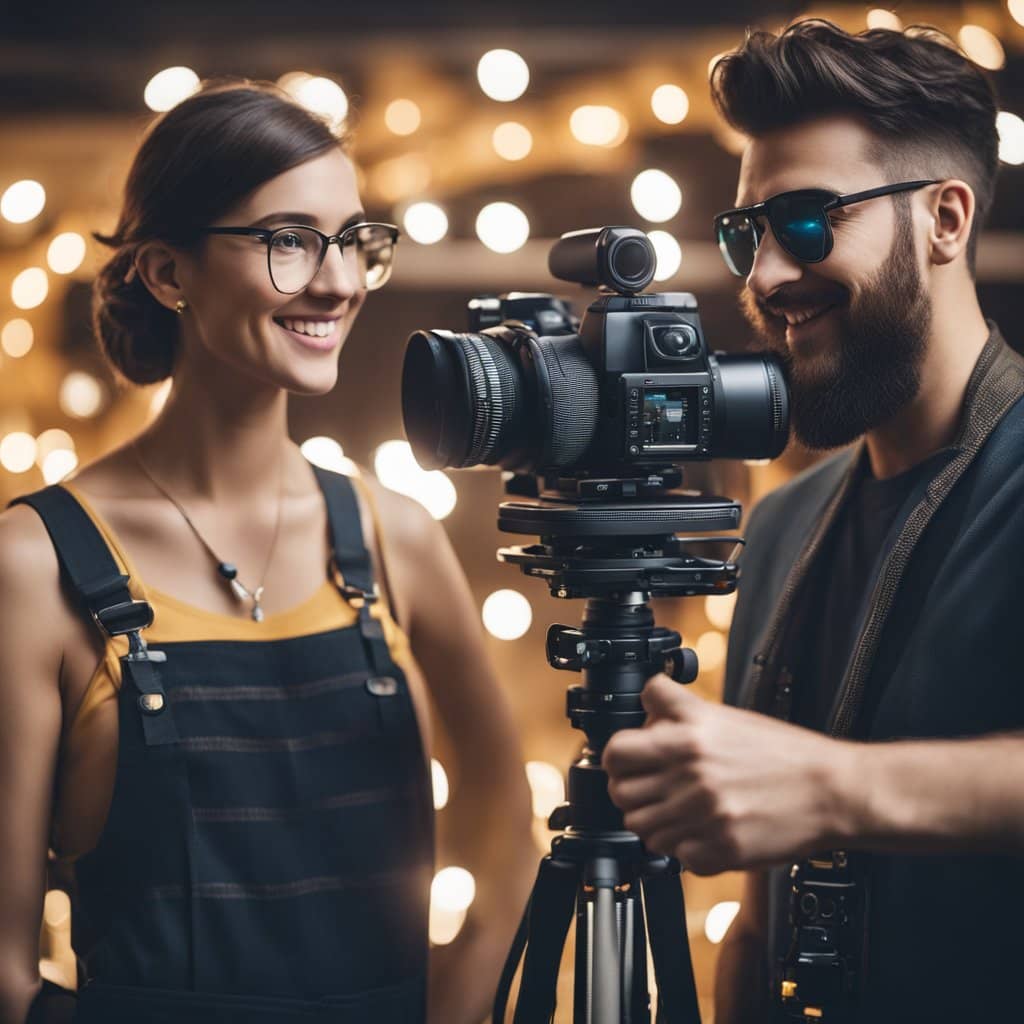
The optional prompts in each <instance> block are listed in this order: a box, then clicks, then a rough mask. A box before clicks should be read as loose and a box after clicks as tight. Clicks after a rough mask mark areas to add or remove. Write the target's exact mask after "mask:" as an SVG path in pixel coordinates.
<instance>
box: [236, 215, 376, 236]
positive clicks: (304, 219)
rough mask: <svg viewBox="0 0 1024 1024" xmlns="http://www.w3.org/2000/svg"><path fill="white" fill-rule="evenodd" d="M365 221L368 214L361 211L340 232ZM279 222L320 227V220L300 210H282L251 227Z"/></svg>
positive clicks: (264, 217)
mask: <svg viewBox="0 0 1024 1024" xmlns="http://www.w3.org/2000/svg"><path fill="white" fill-rule="evenodd" d="M364 220H366V214H365V213H364V212H363V211H362V210H359V211H358V212H356V213H353V214H352V216H351V217H349V219H348V220H347V221H345V223H344V224H343V225H342V226H341V228H340V231H344V230H345V228H350V227H352V225H353V224H359V223H361V222H362V221H364ZM277 222H280V223H282V224H308V225H309V226H310V227H313V228H315V227H318V226H319V224H320V219H319V217H315V216H314V215H313V214H311V213H302V212H301V211H298V210H291V211H289V210H280V211H278V212H277V213H268V214H266V215H264V216H263V217H260V218H259V220H254V221H253V222H252V224H250V225H249V226H250V227H253V228H258V227H266V226H268V225H270V224H274V223H277Z"/></svg>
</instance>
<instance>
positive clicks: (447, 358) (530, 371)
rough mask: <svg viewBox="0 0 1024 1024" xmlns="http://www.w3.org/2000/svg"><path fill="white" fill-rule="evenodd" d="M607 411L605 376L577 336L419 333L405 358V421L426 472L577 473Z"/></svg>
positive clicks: (511, 329)
mask: <svg viewBox="0 0 1024 1024" xmlns="http://www.w3.org/2000/svg"><path fill="white" fill-rule="evenodd" d="M597 406H598V382H597V374H596V373H595V372H594V368H593V366H592V365H591V364H590V362H589V360H588V359H587V357H586V354H585V353H584V351H583V349H582V347H581V345H580V342H579V338H578V337H576V336H575V335H563V336H558V337H551V338H538V337H537V336H536V335H535V334H534V333H533V332H532V331H530V330H527V329H526V328H525V327H523V326H522V324H519V325H516V326H511V325H502V326H500V327H494V328H489V329H488V330H486V331H483V332H480V333H466V334H455V333H453V332H451V331H417V332H416V333H415V334H414V335H412V337H411V338H410V339H409V344H408V346H407V347H406V350H405V363H404V365H403V368H402V415H403V418H404V420H405V433H406V436H407V437H408V439H409V443H410V444H411V445H412V450H413V453H414V454H415V456H416V461H417V462H418V463H419V464H420V465H421V466H422V467H423V468H424V469H443V468H446V467H454V468H468V467H470V466H478V465H480V464H482V463H485V464H487V465H492V466H493V465H501V466H503V467H505V468H506V469H516V470H521V471H524V472H532V471H534V470H537V469H541V468H543V467H548V466H558V467H562V466H571V465H573V464H574V463H576V462H578V461H579V459H580V458H582V456H583V454H584V452H585V451H586V449H587V448H588V447H589V445H590V442H591V439H592V437H593V434H594V430H595V428H596V425H597Z"/></svg>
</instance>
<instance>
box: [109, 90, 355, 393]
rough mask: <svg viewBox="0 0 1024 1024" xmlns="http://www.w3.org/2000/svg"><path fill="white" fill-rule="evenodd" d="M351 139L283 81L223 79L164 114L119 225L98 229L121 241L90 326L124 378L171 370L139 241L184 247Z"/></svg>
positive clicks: (169, 315)
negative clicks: (138, 259) (141, 266)
mask: <svg viewBox="0 0 1024 1024" xmlns="http://www.w3.org/2000/svg"><path fill="white" fill-rule="evenodd" d="M346 143H347V139H346V138H344V137H339V136H338V135H336V134H335V133H334V131H333V130H332V129H331V127H330V126H329V124H328V123H327V122H326V121H325V120H324V119H323V118H321V117H319V116H318V115H317V114H314V113H312V112H310V111H309V110H307V109H306V108H305V107H303V106H301V105H300V104H299V103H296V102H295V101H294V100H292V99H291V97H290V96H288V94H287V93H285V92H283V91H282V90H281V89H279V88H278V87H277V86H274V85H270V84H267V83H262V82H251V81H248V80H247V79H218V80H216V81H212V82H205V83H203V85H202V87H201V88H200V89H199V91H198V92H196V93H194V94H193V95H192V96H190V97H189V98H188V99H186V100H183V101H182V102H181V103H179V104H178V105H177V106H176V107H173V108H172V109H171V110H169V111H168V112H167V113H165V114H163V115H161V116H160V117H158V118H157V119H156V120H155V121H154V122H153V123H152V124H151V125H150V126H149V128H148V130H147V131H146V134H145V136H144V138H143V140H142V142H141V144H140V146H139V149H138V151H137V152H136V154H135V158H134V160H133V162H132V166H131V169H130V171H129V172H128V179H127V182H126V183H125V188H124V199H123V201H122V204H121V213H120V216H119V217H118V221H117V227H116V228H115V230H114V231H113V232H112V233H111V234H109V235H103V234H98V233H94V234H93V237H94V238H95V239H96V240H97V241H98V242H101V243H103V244H104V245H107V246H109V247H111V248H112V249H114V250H115V252H114V254H113V256H112V257H111V258H110V259H109V260H108V262H107V263H106V264H105V265H104V266H103V268H102V269H101V270H100V272H99V274H97V276H96V279H95V281H94V282H93V301H92V316H93V330H94V333H95V335H96V338H97V340H98V342H99V345H100V349H101V351H102V353H103V355H104V357H105V358H106V360H107V362H108V364H109V365H110V366H111V368H112V369H113V370H114V373H115V376H117V377H118V378H119V379H123V380H127V381H130V382H132V383H134V384H155V383H157V382H158V381H161V380H164V379H165V378H167V377H169V376H171V374H172V373H173V370H174V363H175V359H176V356H177V351H178V318H177V316H176V315H175V314H174V313H173V312H172V311H171V310H169V309H167V308H166V307H165V306H163V305H161V304H160V303H159V302H157V300H156V299H155V298H154V297H153V296H152V294H151V293H150V291H149V289H148V288H147V287H146V286H145V284H143V282H142V280H141V278H140V277H139V275H138V274H137V273H136V271H135V254H136V252H137V250H138V247H139V246H140V245H141V244H142V243H143V242H149V241H161V242H166V243H168V244H169V245H173V246H175V247H177V248H180V249H184V250H186V251H192V250H195V248H196V247H197V246H198V245H199V244H200V243H201V241H202V238H203V235H202V233H201V232H202V229H203V228H204V227H208V226H209V225H210V224H212V223H213V222H214V221H215V220H216V219H217V218H218V217H220V216H221V215H223V214H224V213H225V212H226V211H228V210H230V209H231V208H232V207H233V206H235V205H236V204H237V203H238V202H240V201H241V200H242V199H244V198H245V197H246V196H247V195H248V194H249V193H250V192H252V191H253V189H255V188H257V187H258V186H259V185H262V184H263V183H264V182H267V181H269V180H270V179H271V178H275V177H277V175H279V174H282V173H283V172H284V171H287V170H290V169H291V168H292V167H297V166H298V165H299V164H302V163H305V162H306V161H307V160H311V159H313V158H314V157H317V156H320V155H321V154H323V153H326V152H328V151H329V150H331V149H337V148H339V147H340V148H342V149H345V147H346Z"/></svg>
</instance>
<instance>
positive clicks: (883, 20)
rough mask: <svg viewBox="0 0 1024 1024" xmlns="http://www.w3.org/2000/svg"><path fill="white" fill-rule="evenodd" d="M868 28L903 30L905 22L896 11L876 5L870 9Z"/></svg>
mask: <svg viewBox="0 0 1024 1024" xmlns="http://www.w3.org/2000/svg"><path fill="white" fill-rule="evenodd" d="M867 26H868V28H889V29H892V30H893V31H894V32H902V31H903V22H902V21H901V20H900V18H899V15H897V14H896V13H895V12H894V11H887V10H885V9H884V8H882V7H875V8H873V9H872V10H870V11H868V16H867Z"/></svg>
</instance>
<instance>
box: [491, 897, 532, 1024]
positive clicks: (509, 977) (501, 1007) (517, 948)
mask: <svg viewBox="0 0 1024 1024" xmlns="http://www.w3.org/2000/svg"><path fill="white" fill-rule="evenodd" d="M532 902H533V898H532V896H531V897H530V898H529V899H527V901H526V907H525V909H524V910H523V916H522V918H521V919H520V921H519V927H518V928H517V929H516V934H515V938H514V939H513V940H512V948H511V949H509V951H508V956H507V957H505V966H504V967H502V969H501V978H500V979H499V980H498V990H497V992H495V994H494V1008H493V1009H492V1011H491V1021H492V1024H503V1022H504V1020H505V1007H506V1006H507V1005H508V994H509V992H511V991H512V981H513V979H514V978H515V976H516V968H517V967H518V966H519V959H520V957H522V955H523V949H524V948H525V947H526V936H527V933H528V932H529V927H530V904H531V903H532Z"/></svg>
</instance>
